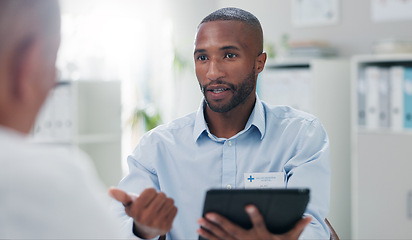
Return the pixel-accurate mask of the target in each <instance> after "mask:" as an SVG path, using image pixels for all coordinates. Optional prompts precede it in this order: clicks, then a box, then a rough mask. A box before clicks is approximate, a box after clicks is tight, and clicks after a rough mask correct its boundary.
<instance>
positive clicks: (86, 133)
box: [32, 0, 412, 239]
mask: <svg viewBox="0 0 412 240" xmlns="http://www.w3.org/2000/svg"><path fill="white" fill-rule="evenodd" d="M61 6H62V7H61V8H62V29H61V32H62V42H61V48H60V51H59V55H58V60H57V67H58V69H59V85H58V86H57V87H56V89H55V90H54V91H53V92H52V93H51V94H50V97H49V99H48V101H47V103H46V105H45V106H44V108H43V109H42V111H41V114H40V115H39V117H38V119H37V121H36V125H35V126H34V128H33V134H32V135H33V140H34V141H36V142H39V143H52V144H67V145H71V146H73V145H74V146H78V147H80V148H82V149H83V150H84V151H85V152H86V153H88V154H89V155H90V157H91V158H92V159H93V161H94V163H95V165H96V168H97V171H98V173H99V175H100V177H101V178H102V180H103V182H104V183H105V184H106V185H107V186H112V185H117V183H118V182H119V181H120V179H121V178H122V177H123V176H124V175H125V174H127V171H128V169H127V164H126V159H127V155H128V154H130V153H131V152H132V151H133V148H134V147H135V146H136V144H137V143H138V141H139V139H140V137H141V136H142V135H143V134H144V133H145V132H146V131H148V130H150V129H151V128H153V127H155V126H157V125H159V124H161V123H166V122H169V121H171V120H173V119H175V118H178V117H182V116H184V115H186V114H188V113H190V112H193V111H196V110H197V108H198V106H199V104H200V101H201V99H202V95H201V92H200V91H199V86H198V83H197V79H196V76H195V74H194V64H193V42H194V36H195V32H196V28H197V25H198V24H199V22H200V21H201V20H202V19H203V18H204V17H205V16H206V15H207V14H209V13H211V12H212V11H214V10H216V9H218V8H221V7H228V6H233V7H240V8H243V9H245V10H247V11H250V12H251V13H253V14H254V15H255V16H256V17H257V18H258V19H259V20H260V21H261V24H262V27H263V31H264V39H265V51H266V52H267V53H268V56H269V59H268V61H267V64H266V68H265V70H264V72H263V73H262V74H260V76H259V80H258V94H259V96H260V97H261V98H262V99H263V100H265V101H267V102H269V103H272V104H287V105H291V106H293V107H295V108H298V109H301V110H304V111H307V112H310V113H313V114H315V115H316V116H317V117H319V118H320V120H321V121H322V123H323V124H324V126H325V128H326V130H327V132H328V134H329V137H330V141H331V168H332V190H331V210H330V214H329V216H328V219H329V221H330V222H331V223H332V225H333V226H334V228H335V230H336V231H337V233H338V235H339V236H340V237H341V238H342V239H353V238H359V239H366V238H367V239H379V238H380V239H394V238H396V239H411V238H412V177H411V176H410V170H412V164H411V163H410V162H411V160H412V159H411V157H410V156H411V155H412V150H411V149H412V148H411V147H409V146H410V143H412V132H411V130H410V128H412V123H411V121H412V110H411V109H412V31H411V29H412V0H362V1H359V0H290V1H284V0H256V1H250V0H208V1H201V0H151V1H143V0H116V1H115V0H83V1H73V0H61Z"/></svg>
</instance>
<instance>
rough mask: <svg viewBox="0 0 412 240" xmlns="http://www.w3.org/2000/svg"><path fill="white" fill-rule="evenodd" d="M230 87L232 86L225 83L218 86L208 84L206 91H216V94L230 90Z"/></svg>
mask: <svg viewBox="0 0 412 240" xmlns="http://www.w3.org/2000/svg"><path fill="white" fill-rule="evenodd" d="M230 89H231V88H230V87H228V86H224V85H219V86H217V85H215V86H208V87H207V88H206V91H208V92H212V93H215V94H219V93H222V92H224V91H229V90H230Z"/></svg>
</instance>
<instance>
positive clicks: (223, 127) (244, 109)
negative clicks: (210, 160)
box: [204, 99, 256, 139]
mask: <svg viewBox="0 0 412 240" xmlns="http://www.w3.org/2000/svg"><path fill="white" fill-rule="evenodd" d="M255 101H256V99H254V100H253V101H249V102H245V103H241V104H239V105H238V106H236V107H235V108H234V109H232V110H230V111H229V112H225V113H218V112H214V111H213V110H212V109H210V108H209V107H208V106H206V108H205V111H204V115H205V120H206V122H207V124H208V127H209V130H210V132H211V133H212V134H213V135H215V136H216V137H218V138H227V139H229V138H231V137H233V136H234V135H236V134H237V133H239V132H240V131H242V130H243V129H244V128H245V126H246V123H247V121H248V120H249V117H250V114H251V113H252V111H253V108H254V106H255Z"/></svg>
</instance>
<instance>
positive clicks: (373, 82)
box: [365, 66, 380, 129]
mask: <svg viewBox="0 0 412 240" xmlns="http://www.w3.org/2000/svg"><path fill="white" fill-rule="evenodd" d="M365 79H366V89H367V90H366V97H365V106H366V112H365V113H366V115H365V122H366V128H368V129H377V128H379V79H380V68H379V67H377V66H367V67H365Z"/></svg>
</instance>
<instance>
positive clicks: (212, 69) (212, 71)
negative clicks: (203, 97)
mask: <svg viewBox="0 0 412 240" xmlns="http://www.w3.org/2000/svg"><path fill="white" fill-rule="evenodd" d="M222 68H223V66H222V63H219V62H218V61H216V60H214V61H210V62H209V66H208V70H207V73H206V77H207V78H208V79H209V80H210V81H215V80H217V79H219V78H220V77H222V76H223V75H224V74H223V71H222V70H223V69H222Z"/></svg>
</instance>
